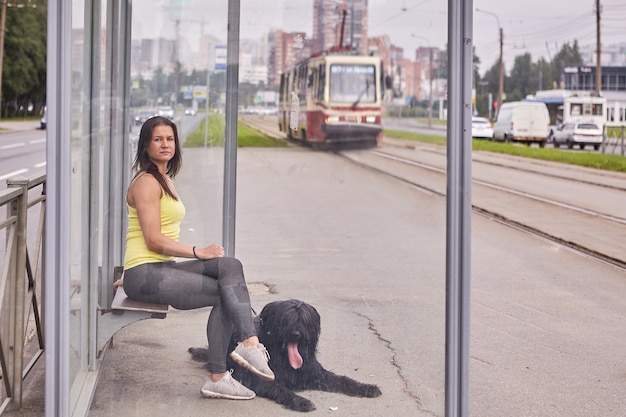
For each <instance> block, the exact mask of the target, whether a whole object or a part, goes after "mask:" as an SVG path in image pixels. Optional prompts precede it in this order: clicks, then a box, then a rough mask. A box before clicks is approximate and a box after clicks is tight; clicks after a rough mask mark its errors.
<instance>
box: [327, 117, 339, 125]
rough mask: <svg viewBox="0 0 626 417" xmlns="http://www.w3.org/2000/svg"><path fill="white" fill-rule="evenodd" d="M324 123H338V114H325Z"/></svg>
mask: <svg viewBox="0 0 626 417" xmlns="http://www.w3.org/2000/svg"><path fill="white" fill-rule="evenodd" d="M326 123H329V124H332V123H339V116H326Z"/></svg>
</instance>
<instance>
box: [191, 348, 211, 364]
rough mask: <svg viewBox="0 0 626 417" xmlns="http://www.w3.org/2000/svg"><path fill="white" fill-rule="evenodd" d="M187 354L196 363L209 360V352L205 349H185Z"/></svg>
mask: <svg viewBox="0 0 626 417" xmlns="http://www.w3.org/2000/svg"><path fill="white" fill-rule="evenodd" d="M187 352H189V353H190V354H191V359H193V360H194V361H196V362H206V361H208V360H209V350H208V349H207V348H193V347H190V348H189V349H187Z"/></svg>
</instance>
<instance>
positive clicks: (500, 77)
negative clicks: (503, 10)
mask: <svg viewBox="0 0 626 417" xmlns="http://www.w3.org/2000/svg"><path fill="white" fill-rule="evenodd" d="M597 1H600V0H597ZM476 11H477V12H481V13H486V14H489V15H491V16H493V17H495V18H496V21H497V22H498V32H499V36H500V59H499V60H498V101H497V103H498V107H497V109H496V117H497V116H498V112H499V111H500V106H502V94H503V91H504V63H503V62H502V55H503V54H502V49H503V46H504V31H503V30H502V26H500V19H499V18H498V15H497V14H495V13H492V12H488V11H487V10H482V9H476Z"/></svg>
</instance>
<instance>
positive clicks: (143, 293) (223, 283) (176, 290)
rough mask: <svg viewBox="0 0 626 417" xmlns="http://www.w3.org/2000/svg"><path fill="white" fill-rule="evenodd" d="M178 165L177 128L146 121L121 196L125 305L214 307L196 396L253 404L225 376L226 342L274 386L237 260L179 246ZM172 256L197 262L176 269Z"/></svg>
mask: <svg viewBox="0 0 626 417" xmlns="http://www.w3.org/2000/svg"><path fill="white" fill-rule="evenodd" d="M181 165H182V155H181V147H180V142H179V140H178V133H177V129H176V125H175V124H174V123H173V122H172V121H171V120H169V119H167V118H165V117H161V116H155V117H152V118H150V119H148V120H147V121H146V122H145V123H144V124H143V126H142V127H141V132H140V134H139V143H138V145H137V154H136V156H135V161H134V163H133V169H135V170H138V172H137V174H136V175H135V177H134V178H133V180H132V182H131V184H130V186H129V188H128V194H127V195H126V204H127V206H128V234H127V236H126V254H125V257H124V280H123V285H124V290H125V291H126V293H127V294H128V297H129V298H132V299H135V300H139V301H145V302H153V303H159V304H169V305H171V306H172V307H174V308H177V309H180V310H189V309H194V308H199V307H207V306H213V308H212V309H211V314H210V315H209V320H208V323H207V338H208V342H209V361H208V365H207V366H208V369H209V375H208V377H207V379H206V382H205V384H204V385H203V387H202V389H201V393H202V395H204V396H205V397H209V398H230V399H251V398H254V396H255V393H254V392H253V391H251V390H249V389H248V388H246V387H244V386H243V385H241V384H240V383H239V382H237V381H236V380H234V379H233V378H232V377H231V375H230V373H229V372H227V370H226V354H227V353H228V352H227V350H228V345H229V343H230V340H231V337H232V336H233V335H235V336H236V337H237V340H240V341H241V342H240V343H239V344H238V345H237V347H236V349H235V350H234V351H233V352H231V354H230V356H231V358H232V359H233V360H235V361H236V362H237V363H238V364H240V365H241V366H244V367H245V368H247V369H249V370H250V371H251V372H253V373H255V374H257V375H258V376H260V377H261V378H264V379H267V380H270V381H271V380H273V379H274V374H273V372H272V371H271V369H270V368H269V366H268V359H269V358H268V355H267V351H266V350H265V347H264V346H263V345H262V344H261V343H259V339H258V337H257V334H256V328H255V326H254V321H253V318H252V313H251V311H252V310H251V306H250V295H249V294H248V289H247V286H246V282H245V279H244V275H243V268H242V265H241V263H240V262H239V261H238V260H237V259H235V258H228V257H224V248H222V247H221V246H220V245H217V244H213V245H209V246H204V247H200V246H193V245H187V244H183V243H181V242H179V241H178V237H179V231H180V224H181V222H182V220H183V218H184V216H185V206H184V205H183V203H182V202H181V200H180V198H179V196H178V194H177V193H176V189H175V188H174V183H173V182H172V179H173V178H174V177H175V176H176V174H177V173H178V171H179V169H180V167H181ZM177 257H178V258H195V259H194V260H191V261H184V262H176V261H175V258H177ZM118 285H119V284H118Z"/></svg>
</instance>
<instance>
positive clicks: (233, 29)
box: [45, 0, 472, 417]
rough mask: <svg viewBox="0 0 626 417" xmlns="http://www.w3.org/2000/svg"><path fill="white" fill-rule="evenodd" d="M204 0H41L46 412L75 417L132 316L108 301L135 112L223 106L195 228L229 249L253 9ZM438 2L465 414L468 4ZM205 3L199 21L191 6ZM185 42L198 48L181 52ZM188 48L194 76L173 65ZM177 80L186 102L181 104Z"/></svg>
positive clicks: (455, 370) (119, 247)
mask: <svg viewBox="0 0 626 417" xmlns="http://www.w3.org/2000/svg"><path fill="white" fill-rule="evenodd" d="M214 3H215V2H200V1H196V2H193V1H180V0H172V1H167V2H161V3H158V4H156V3H153V2H150V1H130V0H120V1H107V0H95V1H84V0H72V1H61V0H53V1H50V2H49V3H48V13H49V20H48V94H47V96H48V104H47V106H48V153H47V160H48V166H47V184H48V185H47V198H48V203H47V204H48V205H47V207H48V208H47V213H46V222H47V223H46V237H45V242H46V243H45V244H46V250H47V253H46V262H45V274H46V276H47V277H48V279H47V281H46V288H45V294H46V300H45V317H46V392H45V394H46V416H50V417H53V416H54V417H57V416H85V415H87V413H88V410H89V405H90V402H91V398H92V396H93V392H94V390H95V387H96V385H97V381H98V374H99V372H100V371H101V366H102V360H101V358H102V353H103V351H104V350H105V349H106V348H107V344H108V341H109V340H110V337H111V336H112V335H113V334H114V333H115V331H116V330H118V329H119V328H121V327H123V326H124V325H126V324H128V323H129V322H132V321H133V320H134V319H136V318H135V317H130V318H129V316H125V317H127V318H119V317H116V316H113V315H111V314H110V309H111V303H112V301H113V296H114V294H113V287H112V282H113V279H114V276H115V273H116V267H119V266H120V265H122V260H123V248H124V238H125V228H126V224H125V222H126V220H125V218H126V215H125V210H126V208H125V202H124V195H125V190H126V188H127V186H128V183H129V180H130V178H131V168H130V167H131V162H132V161H131V158H132V154H133V150H134V145H135V144H136V139H137V129H138V126H139V124H137V123H135V116H137V117H139V114H140V111H142V110H149V111H154V110H156V111H161V108H166V107H169V108H173V109H175V112H176V113H177V114H178V115H175V116H174V117H175V118H176V117H179V118H182V120H180V119H179V123H181V124H182V125H184V124H185V123H186V120H185V119H184V116H183V115H182V114H183V113H182V112H183V111H185V108H186V107H189V108H190V113H191V112H193V114H196V113H197V112H201V111H202V110H204V111H206V112H207V113H209V112H211V113H214V112H215V113H219V114H222V115H223V127H224V132H225V133H224V136H223V138H221V139H220V138H217V139H215V141H214V142H211V141H212V140H213V139H211V138H210V137H207V136H208V133H207V136H205V145H207V144H208V145H209V147H210V151H209V152H211V154H212V156H211V160H212V161H213V162H212V163H211V164H209V166H206V167H205V168H206V170H205V174H206V175H210V176H211V177H212V178H214V179H217V180H216V181H213V182H211V183H210V186H209V188H208V189H207V190H203V192H208V193H212V194H213V195H214V196H215V207H211V208H210V209H211V210H212V212H213V213H215V214H214V215H213V216H212V217H211V219H212V220H210V219H207V224H206V230H207V232H206V233H207V235H209V238H210V239H211V240H214V241H218V242H219V241H221V242H223V246H224V247H225V248H226V252H227V254H233V253H234V248H235V242H234V236H235V233H234V231H235V202H236V172H237V140H236V137H237V113H238V105H239V103H238V100H239V97H241V94H240V92H241V91H240V87H241V85H240V84H239V75H240V74H239V70H240V65H241V62H240V57H241V56H242V55H241V54H240V51H241V45H242V39H241V36H240V33H241V27H242V25H243V24H244V23H242V16H243V15H244V14H245V13H246V10H245V8H246V7H250V8H252V9H254V8H253V6H252V5H251V4H250V5H248V6H245V5H243V6H242V5H241V4H240V2H239V1H238V0H231V1H226V0H224V1H222V2H218V3H219V5H215V4H214ZM355 4H356V2H355ZM448 5H449V7H448V9H449V10H448V49H449V52H448V62H449V72H450V73H449V76H448V92H447V94H448V103H449V105H448V119H449V121H448V159H449V165H448V212H447V222H448V232H447V242H448V243H447V248H446V250H447V256H446V259H447V261H446V262H447V265H446V270H447V276H446V288H447V297H446V299H447V307H446V311H447V313H446V314H447V315H446V323H447V324H446V346H445V350H446V365H445V367H446V369H445V372H446V415H447V416H468V415H469V411H468V406H467V403H468V392H469V390H468V386H467V385H468V381H469V377H468V368H469V210H470V201H471V195H470V177H471V175H470V166H469V164H470V154H471V141H469V140H466V139H467V138H468V136H469V132H470V130H471V129H470V126H471V124H470V122H471V74H472V71H471V68H472V66H471V65H472V42H471V39H472V2H471V1H461V0H450V1H449V2H448ZM353 7H354V6H353ZM251 11H252V12H254V10H251ZM205 13H206V15H210V16H212V19H213V20H211V24H209V23H208V22H206V21H203V20H202V18H198V17H197V16H202V15H204V14H205ZM248 16H249V14H248ZM246 21H247V20H246ZM214 22H219V24H217V25H215V27H212V26H211V25H214ZM206 27H210V28H211V29H212V30H213V31H212V32H211V34H209V33H207V32H205V29H206ZM192 40H194V42H195V41H197V42H198V43H199V44H200V46H199V47H198V48H197V49H194V53H192V54H189V53H187V52H186V49H185V45H188V44H189V43H190V42H191V41H192ZM224 52H225V54H224ZM198 60H200V61H202V63H201V65H203V67H204V68H205V69H206V71H205V72H204V74H205V77H206V79H205V80H203V82H202V87H201V88H198V87H199V86H198V84H199V83H197V84H193V85H191V86H189V85H188V84H189V82H190V81H186V80H184V77H183V76H182V72H183V69H184V68H185V67H190V66H192V65H199V64H198V62H197V61H198ZM151 65H152V66H151ZM265 65H269V63H266V64H265ZM149 68H151V70H149ZM165 74H169V81H167V80H166V79H168V76H166V75H165ZM159 82H162V83H168V82H171V86H170V87H168V88H169V90H167V89H159V88H160V87H159V86H160V84H159ZM194 82H195V81H194ZM187 87H191V88H188V91H189V93H188V96H187V98H188V99H189V98H191V100H190V101H186V102H184V103H181V102H179V100H180V98H179V97H181V95H179V94H178V92H179V91H181V89H183V88H187ZM203 90H204V91H203ZM182 97H185V95H184V94H183V95H182ZM185 113H186V111H185ZM137 121H139V119H137ZM210 222H214V224H211V223H210ZM137 318H140V317H137Z"/></svg>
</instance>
